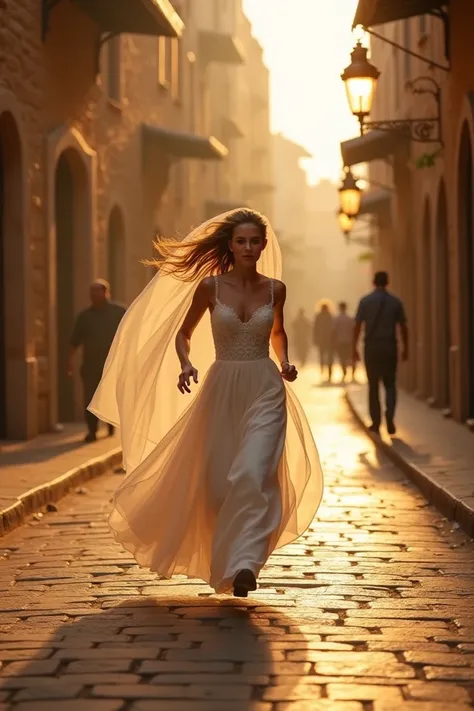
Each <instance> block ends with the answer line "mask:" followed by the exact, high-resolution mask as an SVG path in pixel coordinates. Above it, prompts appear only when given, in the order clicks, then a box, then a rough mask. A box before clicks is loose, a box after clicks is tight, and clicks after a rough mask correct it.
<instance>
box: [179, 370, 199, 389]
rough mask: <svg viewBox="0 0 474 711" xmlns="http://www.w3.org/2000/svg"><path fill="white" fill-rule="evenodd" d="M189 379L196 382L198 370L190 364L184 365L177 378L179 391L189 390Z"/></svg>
mask: <svg viewBox="0 0 474 711" xmlns="http://www.w3.org/2000/svg"><path fill="white" fill-rule="evenodd" d="M191 380H194V382H195V383H196V384H197V382H198V372H197V370H196V368H193V366H192V365H191V364H189V365H185V366H184V368H183V370H182V371H181V373H180V374H179V378H178V390H179V392H180V393H183V395H184V393H190V392H191Z"/></svg>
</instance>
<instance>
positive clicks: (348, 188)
mask: <svg viewBox="0 0 474 711" xmlns="http://www.w3.org/2000/svg"><path fill="white" fill-rule="evenodd" d="M361 195H362V190H361V189H360V188H359V186H358V185H357V181H356V179H355V178H354V176H353V175H352V172H351V170H350V168H346V169H345V176H344V180H343V181H342V183H341V186H340V188H339V201H340V204H341V212H343V213H344V214H345V215H347V217H351V218H355V217H357V214H358V212H359V208H360V199H361Z"/></svg>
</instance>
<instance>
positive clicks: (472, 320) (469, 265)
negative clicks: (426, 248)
mask: <svg viewBox="0 0 474 711" xmlns="http://www.w3.org/2000/svg"><path fill="white" fill-rule="evenodd" d="M472 162H473V154H472V143H471V136H470V131H469V125H468V123H467V122H465V123H464V125H463V128H462V132H461V142H460V147H459V164H458V185H459V189H458V224H459V238H460V245H461V251H460V258H461V280H460V281H461V288H463V302H464V304H463V307H462V313H463V327H462V331H463V332H464V334H465V336H464V344H465V345H464V347H463V351H464V353H465V356H464V358H463V370H465V376H464V377H461V383H462V387H463V389H465V391H466V392H467V398H466V400H465V406H464V408H463V409H464V411H465V415H466V417H468V418H472V417H474V280H473V278H472V275H473V273H474V229H473V228H474V219H473V209H474V208H473V199H474V184H473V165H472Z"/></svg>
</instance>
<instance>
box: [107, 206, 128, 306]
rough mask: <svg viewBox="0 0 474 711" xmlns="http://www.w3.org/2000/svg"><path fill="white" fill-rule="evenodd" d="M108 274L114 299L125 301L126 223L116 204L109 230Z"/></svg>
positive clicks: (111, 215) (110, 218) (110, 217)
mask: <svg viewBox="0 0 474 711" xmlns="http://www.w3.org/2000/svg"><path fill="white" fill-rule="evenodd" d="M107 275H108V281H109V283H110V291H111V294H112V299H113V300H114V301H119V302H121V303H124V302H125V225H124V220H123V215H122V211H121V210H120V208H119V207H117V206H115V207H114V208H113V209H112V211H111V213H110V215H109V227H108V231H107Z"/></svg>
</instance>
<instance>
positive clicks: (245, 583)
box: [234, 569, 257, 597]
mask: <svg viewBox="0 0 474 711" xmlns="http://www.w3.org/2000/svg"><path fill="white" fill-rule="evenodd" d="M256 589H257V579H256V577H255V575H254V574H253V573H252V571H251V570H247V569H244V570H241V571H240V573H237V575H236V576H235V578H234V597H248V594H249V591H250V590H256Z"/></svg>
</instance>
